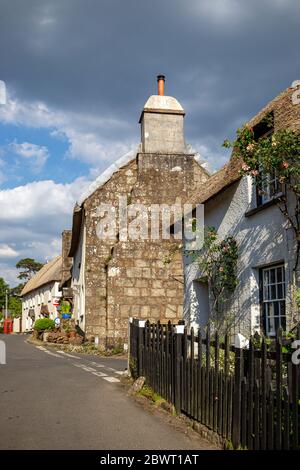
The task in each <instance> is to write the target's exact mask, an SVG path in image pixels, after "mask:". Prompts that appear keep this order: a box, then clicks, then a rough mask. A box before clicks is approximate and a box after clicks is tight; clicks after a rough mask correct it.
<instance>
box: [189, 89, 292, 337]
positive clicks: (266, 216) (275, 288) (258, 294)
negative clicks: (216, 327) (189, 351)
mask: <svg viewBox="0 0 300 470" xmlns="http://www.w3.org/2000/svg"><path fill="white" fill-rule="evenodd" d="M294 92H295V90H294V89H293V88H292V87H290V88H288V89H287V90H285V91H284V92H283V93H281V94H280V95H279V96H278V97H277V98H275V99H274V100H273V101H272V102H270V103H269V104H268V105H267V106H266V107H265V108H264V109H263V110H262V111H261V112H260V113H259V114H258V115H256V116H255V117H254V118H253V119H252V120H251V121H250V122H249V125H250V126H252V127H253V129H254V130H256V131H257V132H258V133H260V134H261V136H263V126H262V125H261V123H262V119H263V118H264V116H266V115H267V114H270V113H271V114H272V116H273V122H274V126H273V127H274V131H277V130H279V129H285V128H294V129H299V128H300V104H295V102H294V101H293V99H292V97H293V94H294ZM258 137H260V136H258ZM241 165H242V162H241V159H239V158H236V157H232V158H231V160H230V161H229V162H228V163H227V164H226V165H225V166H224V167H223V168H222V169H221V170H219V171H218V172H216V173H215V174H214V175H213V176H212V177H211V178H210V179H209V181H208V182H207V183H206V184H205V187H203V186H199V191H198V194H195V196H194V198H193V200H192V201H191V202H192V203H194V204H200V203H202V204H204V224H205V226H206V227H215V228H216V230H217V233H218V237H219V239H221V240H224V239H225V237H227V236H233V237H234V238H235V240H236V242H237V246H238V262H237V279H238V285H237V287H236V289H235V291H234V293H233V295H232V298H231V299H230V300H229V302H228V305H227V307H226V308H227V314H228V315H234V318H235V322H236V325H235V333H237V332H240V333H242V334H244V335H245V336H246V337H249V336H250V334H253V333H254V332H255V331H258V332H262V331H263V332H264V333H266V334H267V335H268V336H273V335H274V333H275V330H276V329H277V328H278V327H279V326H282V327H283V328H284V329H287V330H288V329H290V328H291V327H292V326H293V325H294V324H295V323H296V322H297V321H299V312H298V311H297V309H296V306H295V302H294V296H293V292H294V291H295V289H296V286H298V287H299V272H298V273H297V272H295V271H294V270H293V268H294V265H295V256H296V254H295V253H296V250H295V246H296V242H295V236H294V232H293V230H292V229H291V227H290V226H289V225H288V224H287V223H286V220H285V219H284V217H283V216H282V214H281V212H280V210H279V208H278V207H277V206H276V204H275V203H274V200H275V198H276V195H277V194H276V191H275V193H274V191H273V190H271V188H270V192H269V197H267V196H266V195H264V197H262V196H260V195H259V192H258V191H257V190H256V189H257V188H256V185H255V181H254V179H253V178H251V177H250V176H242V175H241V172H240V171H239V170H240V168H241ZM272 183H274V182H272V181H270V185H271V184H272ZM273 188H274V185H273ZM293 202H294V201H292V200H290V203H293ZM184 261H185V269H184V277H185V300H184V318H185V320H187V322H188V323H189V324H190V325H192V326H194V327H197V326H198V325H201V326H205V325H206V324H207V321H208V318H209V315H210V308H211V304H210V298H211V296H210V288H209V286H208V282H207V281H206V279H205V278H204V277H203V273H201V271H200V269H199V263H198V262H197V260H195V258H193V257H191V256H186V257H184ZM297 312H298V313H297Z"/></svg>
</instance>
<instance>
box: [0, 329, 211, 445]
mask: <svg viewBox="0 0 300 470" xmlns="http://www.w3.org/2000/svg"><path fill="white" fill-rule="evenodd" d="M26 339H27V337H26V336H25V335H1V334H0V340H2V341H4V342H5V344H6V352H7V354H6V356H7V358H6V365H0V407H1V408H0V449H20V450H21V449H69V450H75V449H76V450H77V449H80V450H89V449H96V450H126V449H127V450H135V449H140V450H196V449H197V450H205V449H215V447H214V446H213V445H211V444H210V443H209V442H207V441H206V440H204V439H202V438H201V437H200V436H199V435H197V434H196V433H195V432H193V431H191V430H189V432H187V431H186V430H184V428H183V429H182V428H181V427H174V426H173V425H171V424H170V423H169V422H168V420H166V417H165V414H164V413H157V412H155V413H153V412H151V411H149V410H148V409H144V408H143V407H142V406H141V405H140V404H139V403H137V402H136V401H135V400H134V399H132V398H131V397H129V396H127V394H126V392H125V390H124V387H123V385H121V383H120V377H121V374H122V373H123V372H124V370H125V368H126V366H127V363H126V360H124V359H120V358H112V357H99V356H91V355H84V354H75V353H74V354H73V353H72V354H71V353H70V354H69V353H64V352H58V351H57V350H55V349H53V348H51V349H50V348H49V349H47V348H45V347H43V346H35V345H32V344H28V343H27V342H26Z"/></svg>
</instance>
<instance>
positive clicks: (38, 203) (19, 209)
mask: <svg viewBox="0 0 300 470" xmlns="http://www.w3.org/2000/svg"><path fill="white" fill-rule="evenodd" d="M89 183H90V182H89V181H88V180H87V179H86V178H77V179H76V180H75V181H74V182H73V183H71V184H58V183H55V182H54V181H52V180H45V181H36V182H33V183H28V184H25V185H24V186H18V187H16V188H13V189H6V190H3V191H0V207H2V208H3V210H2V211H1V212H0V222H6V221H24V222H26V224H28V223H30V220H31V219H32V218H33V217H34V218H35V219H39V220H40V222H41V223H42V221H43V220H44V221H45V223H49V219H50V218H52V217H59V216H61V215H62V214H70V213H72V209H73V205H74V202H75V200H76V199H77V198H78V197H79V195H80V194H81V192H82V191H83V190H84V188H85V187H86V186H87V185H88V184H89ZM1 228H2V227H1ZM0 230H1V229H0Z"/></svg>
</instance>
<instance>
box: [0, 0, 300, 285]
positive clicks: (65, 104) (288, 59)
mask: <svg viewBox="0 0 300 470" xmlns="http://www.w3.org/2000/svg"><path fill="white" fill-rule="evenodd" d="M0 47H1V54H0V80H3V81H4V82H5V83H6V87H7V97H8V99H7V104H6V105H1V104H0V277H4V278H5V279H6V280H7V281H8V282H10V283H11V284H14V283H15V282H16V270H15V268H14V265H15V263H16V261H18V260H19V259H20V258H23V257H33V258H36V259H38V260H39V261H42V262H44V261H45V260H47V259H50V258H52V257H53V256H56V255H57V254H58V253H59V252H60V244H61V242H60V234H61V231H62V230H63V229H64V228H70V226H71V214H72V208H73V205H74V202H75V200H76V199H77V198H78V197H79V196H80V194H81V193H82V192H83V190H84V189H85V187H86V185H87V184H88V183H89V182H90V181H91V180H93V179H94V178H95V177H97V176H98V175H99V174H100V173H101V171H103V170H104V169H105V168H106V167H107V166H109V165H110V164H111V163H112V162H113V161H114V160H116V159H117V158H118V157H120V156H121V155H122V154H123V153H125V152H126V151H128V149H130V148H132V147H134V146H135V145H136V143H138V142H139V135H140V134H139V124H138V119H139V115H140V112H141V109H142V107H143V105H144V103H145V101H146V100H147V98H148V96H149V95H151V94H155V93H156V75H157V74H158V73H164V74H165V75H166V77H167V81H166V94H168V95H172V96H175V97H176V98H177V99H178V100H179V101H180V103H181V104H182V105H183V107H184V108H185V111H186V118H185V131H186V140H187V142H189V143H191V144H193V146H194V147H195V148H196V149H197V150H198V151H199V152H200V153H201V154H202V156H203V158H204V159H206V160H207V161H208V162H209V163H210V164H211V166H212V167H213V168H214V169H218V168H220V167H221V166H222V165H223V164H224V163H225V162H226V159H227V158H228V154H227V153H226V152H225V151H224V150H223V149H222V148H221V144H222V142H223V140H224V139H225V138H227V137H229V138H230V137H233V135H234V132H235V129H236V128H237V127H239V126H240V125H241V124H242V123H244V122H245V121H246V120H247V119H249V118H250V117H251V116H252V115H254V114H256V113H257V112H258V111H259V109H260V108H262V107H263V106H264V105H265V104H266V103H267V102H268V101H269V100H271V99H272V98H273V97H275V96H276V95H277V94H278V93H279V92H280V91H282V90H283V89H285V88H287V87H288V86H290V85H291V83H292V82H293V81H294V80H296V79H300V70H299V55H300V2H299V0H251V1H249V0H0Z"/></svg>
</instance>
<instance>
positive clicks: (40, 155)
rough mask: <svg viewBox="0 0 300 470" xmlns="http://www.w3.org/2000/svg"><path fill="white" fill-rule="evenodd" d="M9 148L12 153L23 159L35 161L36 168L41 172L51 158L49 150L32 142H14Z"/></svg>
mask: <svg viewBox="0 0 300 470" xmlns="http://www.w3.org/2000/svg"><path fill="white" fill-rule="evenodd" d="M9 148H10V150H11V151H12V152H14V153H15V154H16V155H18V156H20V157H22V158H26V159H33V160H34V167H35V168H36V169H37V170H40V169H41V168H42V167H43V165H44V164H45V163H46V160H47V158H48V157H49V152H48V149H47V147H45V146H44V145H42V146H40V145H36V144H32V143H30V142H23V143H22V144H18V143H17V142H12V143H11V144H9Z"/></svg>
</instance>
